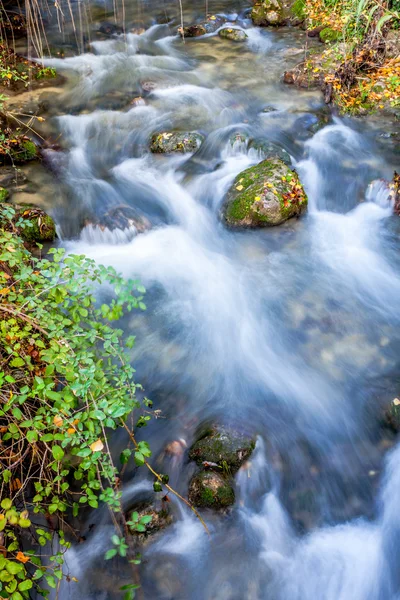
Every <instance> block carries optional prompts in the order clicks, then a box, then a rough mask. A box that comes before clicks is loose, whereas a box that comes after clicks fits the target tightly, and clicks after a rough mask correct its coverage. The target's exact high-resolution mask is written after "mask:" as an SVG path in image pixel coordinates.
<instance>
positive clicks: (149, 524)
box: [126, 502, 173, 541]
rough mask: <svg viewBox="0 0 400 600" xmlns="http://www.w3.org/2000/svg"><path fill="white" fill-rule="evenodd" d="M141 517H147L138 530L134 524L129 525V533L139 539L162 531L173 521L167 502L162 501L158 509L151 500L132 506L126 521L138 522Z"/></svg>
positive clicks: (142, 539)
mask: <svg viewBox="0 0 400 600" xmlns="http://www.w3.org/2000/svg"><path fill="white" fill-rule="evenodd" d="M143 517H147V518H146V519H145V522H144V523H143V522H142V523H143V524H141V527H140V530H139V531H138V530H137V529H136V528H135V527H134V526H130V527H129V531H130V533H131V534H132V535H134V536H136V537H139V538H140V539H141V541H144V540H145V539H146V538H148V537H149V536H152V535H154V534H155V533H158V532H159V531H162V530H163V529H165V528H166V527H168V525H171V523H172V522H173V516H172V514H171V510H170V508H169V505H168V504H167V502H163V505H162V508H161V509H159V510H158V509H157V508H156V506H155V504H154V503H152V502H146V503H141V504H139V505H138V506H136V507H133V509H131V510H130V511H129V512H128V513H127V515H126V518H127V521H128V522H129V521H131V522H133V523H138V522H139V523H140V521H141V519H142V518H143ZM149 517H151V519H149Z"/></svg>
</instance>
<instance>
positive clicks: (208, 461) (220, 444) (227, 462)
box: [189, 426, 255, 475]
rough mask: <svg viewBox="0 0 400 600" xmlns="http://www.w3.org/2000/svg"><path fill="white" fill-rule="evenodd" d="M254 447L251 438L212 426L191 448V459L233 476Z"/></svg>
mask: <svg viewBox="0 0 400 600" xmlns="http://www.w3.org/2000/svg"><path fill="white" fill-rule="evenodd" d="M254 447H255V441H254V440H253V439H252V438H251V437H249V436H247V435H245V434H243V433H240V432H238V431H235V430H234V429H230V428H227V427H221V426H212V427H210V428H208V429H206V430H205V431H203V432H202V434H201V436H200V438H199V439H198V440H197V442H195V443H194V444H193V446H192V447H191V448H190V451H189V458H190V459H191V460H194V461H196V463H197V464H198V465H202V466H204V465H206V466H207V467H211V468H215V469H217V470H218V471H221V473H227V474H231V475H233V474H235V473H236V471H238V470H239V468H240V467H241V466H242V464H243V463H244V462H245V461H246V460H247V459H248V458H249V456H250V455H251V453H252V452H253V450H254Z"/></svg>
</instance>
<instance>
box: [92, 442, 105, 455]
mask: <svg viewBox="0 0 400 600" xmlns="http://www.w3.org/2000/svg"><path fill="white" fill-rule="evenodd" d="M103 448H104V444H103V442H102V441H101V440H96V441H95V442H93V444H90V449H91V451H92V452H99V451H100V450H103Z"/></svg>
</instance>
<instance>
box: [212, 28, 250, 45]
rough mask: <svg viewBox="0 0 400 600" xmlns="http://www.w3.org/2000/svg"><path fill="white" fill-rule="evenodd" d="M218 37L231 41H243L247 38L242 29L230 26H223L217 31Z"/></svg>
mask: <svg viewBox="0 0 400 600" xmlns="http://www.w3.org/2000/svg"><path fill="white" fill-rule="evenodd" d="M218 35H219V37H221V38H223V39H225V40H231V41H232V42H245V41H246V39H247V33H245V32H244V31H243V29H233V28H230V27H224V28H223V29H220V30H219V32H218Z"/></svg>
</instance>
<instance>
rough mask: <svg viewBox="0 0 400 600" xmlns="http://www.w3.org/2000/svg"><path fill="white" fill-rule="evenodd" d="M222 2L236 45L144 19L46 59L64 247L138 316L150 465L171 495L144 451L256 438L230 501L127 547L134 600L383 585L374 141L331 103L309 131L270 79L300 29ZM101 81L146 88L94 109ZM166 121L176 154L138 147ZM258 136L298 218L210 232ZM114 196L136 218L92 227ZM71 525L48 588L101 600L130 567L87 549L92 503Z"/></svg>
mask: <svg viewBox="0 0 400 600" xmlns="http://www.w3.org/2000/svg"><path fill="white" fill-rule="evenodd" d="M230 9H231V12H236V10H237V7H235V6H231V7H230ZM238 12H239V17H238V16H237V15H231V18H234V19H235V20H234V21H233V22H234V26H235V27H244V28H247V29H246V30H247V32H248V40H247V42H245V43H244V45H240V44H234V43H232V42H230V41H229V40H222V39H220V38H219V37H218V35H208V36H204V37H202V38H196V39H188V40H186V43H185V44H182V42H181V40H180V39H179V38H178V36H176V35H175V31H176V29H175V28H174V27H172V26H171V27H169V26H167V25H154V26H152V27H150V28H148V29H147V30H146V31H145V32H144V33H141V34H137V33H128V35H127V36H126V38H124V36H123V35H122V34H121V35H115V36H113V37H112V38H110V39H108V40H101V41H100V40H98V41H96V42H94V43H92V45H91V47H90V52H87V53H85V54H80V55H77V56H74V57H71V58H65V59H51V60H49V61H48V62H49V64H51V65H54V66H56V67H57V69H59V70H60V71H62V72H65V73H67V74H72V75H73V81H74V84H73V88H72V91H71V95H70V100H69V101H70V107H71V110H70V112H71V114H66V115H64V116H61V117H59V118H58V120H57V128H58V130H59V131H60V132H61V133H62V135H63V138H62V139H63V143H64V144H65V146H66V148H67V150H65V152H64V154H63V158H62V160H61V161H59V167H58V168H59V176H60V178H61V179H62V180H63V183H64V185H65V187H66V190H67V191H66V195H67V199H68V202H66V203H64V204H60V205H58V206H55V207H54V214H55V215H56V217H57V220H58V222H59V223H60V233H61V236H62V237H63V243H64V244H65V245H66V247H67V249H68V251H69V252H71V253H79V254H86V255H88V256H90V257H93V258H95V259H96V260H97V261H98V262H99V263H102V264H106V265H112V266H114V267H115V268H116V269H117V270H118V271H120V272H122V273H123V274H124V275H125V276H127V277H133V278H138V279H140V280H141V282H142V283H143V284H144V285H145V287H146V288H147V290H148V291H147V295H146V304H147V307H148V308H147V311H146V312H145V314H133V315H131V316H130V318H129V319H127V320H126V321H125V322H124V327H125V328H126V331H127V333H134V334H135V335H136V336H137V345H136V347H135V349H134V351H133V352H132V361H133V364H134V365H135V368H136V371H137V379H138V381H141V382H142V383H143V384H144V386H145V389H146V395H147V396H149V397H151V398H152V399H153V401H154V408H157V409H160V410H162V411H163V416H164V417H165V419H159V420H157V421H156V422H155V423H153V424H151V425H150V426H149V427H148V429H147V431H146V437H147V438H150V443H151V446H152V450H153V456H154V459H155V461H158V463H157V464H163V465H164V468H165V469H166V470H167V471H168V469H169V475H170V477H171V481H173V483H174V485H175V486H176V488H177V490H178V491H179V492H180V493H181V494H183V495H185V494H186V492H187V483H188V480H189V479H190V476H191V474H192V472H193V470H192V469H193V467H192V466H191V465H190V464H189V463H188V461H187V459H186V455H184V456H183V457H182V459H180V460H177V461H175V462H169V463H165V462H164V463H163V460H164V461H165V457H164V458H163V449H164V448H165V446H166V444H167V443H169V442H171V441H172V440H175V439H178V438H183V439H184V440H185V444H186V445H187V446H190V444H191V443H192V441H193V439H194V437H195V433H196V429H197V427H198V426H199V425H200V424H201V423H202V422H204V421H207V420H219V421H222V422H228V423H234V424H235V425H236V426H237V425H238V424H239V426H240V427H241V428H243V429H244V430H246V431H248V432H249V433H251V434H254V435H257V436H258V441H257V447H256V450H255V453H254V455H253V456H252V457H251V459H250V463H249V464H248V465H246V467H245V468H243V469H242V470H241V471H240V472H239V473H238V475H237V476H236V487H237V489H236V504H235V506H234V508H233V511H232V512H231V513H230V515H229V516H221V515H212V514H208V513H205V514H204V518H205V520H206V521H207V523H208V526H209V528H210V532H211V536H210V539H209V538H208V537H207V535H206V534H205V533H204V531H203V529H202V527H201V524H200V523H199V522H198V521H197V520H196V518H195V517H194V515H192V514H191V513H190V511H188V510H187V509H186V508H185V507H184V506H183V505H181V504H180V503H179V502H178V501H177V500H174V501H173V513H174V524H173V525H172V526H170V528H168V529H166V530H165V531H164V532H163V533H161V534H160V535H158V536H157V537H156V538H155V540H154V541H151V540H149V541H148V543H147V544H146V545H145V547H144V549H143V562H142V566H141V569H140V576H141V585H142V594H143V596H142V597H143V598H145V599H148V600H396V599H398V598H400V537H399V535H400V510H399V507H398V498H399V497H400V449H398V448H396V447H394V445H395V441H394V439H393V436H392V435H391V434H389V433H387V432H383V431H382V428H381V415H382V413H383V407H384V405H385V402H386V404H387V402H388V401H390V400H391V399H392V398H393V397H394V394H395V389H396V385H397V386H398V379H399V378H398V376H397V379H396V368H398V363H399V361H398V356H399V345H400V330H399V320H400V316H399V311H398V305H399V301H400V276H399V273H400V270H399V267H400V262H399V258H398V256H399V255H398V251H399V241H398V239H399V238H398V230H399V226H398V225H397V226H396V223H395V222H394V219H393V217H392V206H391V205H390V202H389V200H388V196H387V193H386V191H385V188H384V186H383V185H382V184H380V183H379V182H377V183H375V184H373V185H372V186H370V187H368V186H369V184H370V183H371V182H372V181H373V180H376V179H378V178H380V177H390V176H391V173H392V171H393V167H394V166H395V165H394V164H393V155H392V154H390V152H389V151H386V150H385V149H384V148H383V146H381V145H379V138H378V133H379V132H378V133H377V131H376V130H375V129H374V128H373V127H368V126H367V125H365V128H361V127H360V126H359V125H358V124H356V123H354V122H352V121H351V120H343V119H339V118H332V117H330V116H329V119H328V120H329V123H328V124H327V125H326V126H324V127H322V128H320V129H319V130H318V131H317V132H315V129H316V128H315V127H314V126H315V125H316V123H317V120H318V118H319V115H320V114H321V113H323V114H324V115H326V114H327V111H326V108H325V107H323V106H322V101H321V99H320V96H319V93H317V92H315V93H314V92H306V91H299V90H294V89H291V88H288V87H286V88H285V87H284V86H283V85H282V84H281V83H280V75H281V74H282V72H283V71H284V70H285V68H287V64H295V63H296V61H297V59H296V56H297V57H298V54H299V52H301V48H302V43H303V38H302V37H301V35H304V34H302V32H296V31H286V30H282V31H281V30H276V31H266V30H261V29H258V28H252V27H251V26H250V24H249V21H248V19H246V18H245V15H244V14H243V12H241V11H240V10H238ZM236 17H237V19H236ZM296 52H297V54H296ZM147 82H151V83H152V84H153V85H152V86H150V87H149V86H148V85H146V84H147ZM146 90H147V91H146ZM115 92H118V93H119V94H122V95H124V94H125V95H126V96H128V97H129V96H131V97H132V98H133V97H134V96H135V95H139V94H140V93H143V95H144V96H145V100H144V101H142V102H136V103H133V104H132V103H130V102H128V103H127V104H126V105H125V106H123V107H122V106H120V107H118V108H115V109H112V110H110V109H109V108H103V106H104V105H103V103H104V102H105V99H106V98H109V97H111V96H110V94H111V95H112V94H114V93H115ZM118 98H120V96H118ZM118 98H117V99H118ZM173 129H178V130H181V131H194V130H196V131H200V132H201V133H202V135H203V136H204V137H205V141H204V143H203V144H202V146H201V148H200V149H199V150H198V151H197V152H196V153H195V154H193V155H190V154H182V155H178V156H177V155H155V154H151V153H150V152H149V138H150V136H151V134H152V133H153V132H154V131H168V130H173ZM232 136H233V137H232ZM235 136H236V138H237V139H236V138H235ZM235 139H236V141H234V140H235ZM251 140H253V141H254V140H255V141H257V142H261V143H251V142H250V141H251ZM377 140H378V141H377ZM263 144H264V145H263ZM268 144H269V146H268V148H270V145H271V144H274V145H275V146H276V147H277V148H280V150H281V151H284V152H286V153H287V155H288V156H290V158H291V161H292V164H293V166H294V167H295V168H296V169H297V171H298V173H299V175H300V179H301V181H302V182H303V184H304V185H305V188H306V191H307V193H308V196H309V210H308V213H307V215H306V216H304V217H303V218H301V219H299V220H292V221H289V222H287V223H286V224H285V225H282V226H280V227H278V228H271V229H261V230H248V231H233V230H228V229H227V228H226V227H225V225H224V224H223V222H222V220H221V215H220V213H221V206H222V203H223V200H224V196H225V194H226V192H227V190H228V188H229V186H230V185H231V183H232V182H233V180H234V178H235V176H236V175H237V174H238V173H240V172H241V171H243V170H244V169H245V168H247V167H248V166H250V165H253V164H256V163H257V162H259V161H260V160H262V158H263V156H265V151H266V150H265V148H266V145H268ZM121 206H124V207H129V209H130V210H131V211H132V214H134V215H135V217H134V218H132V223H131V225H130V227H129V228H127V229H124V230H122V229H121V228H119V227H118V224H116V225H115V226H114V225H113V224H112V215H113V214H116V211H117V212H118V210H119V209H120V207H121ZM104 214H106V215H108V218H109V221H107V224H106V225H102V226H100V225H98V224H97V220H99V221H101V219H102V217H103V216H104ZM110 215H111V217H110ZM396 227H397V230H396ZM397 373H398V371H397ZM115 444H116V453H117V452H118V440H115ZM388 449H389V451H388ZM387 451H388V453H387ZM385 453H387V455H385ZM128 473H129V471H128ZM149 485H150V480H147V474H146V473H139V474H138V475H136V476H135V479H134V481H133V482H132V481H131V482H129V479H127V481H126V482H125V488H124V489H125V492H124V498H125V499H126V502H127V505H128V504H132V502H133V501H134V499H135V498H140V497H141V496H140V495H141V494H143V493H144V491H145V492H146V493H148V491H149ZM150 487H151V486H150ZM93 523H94V524H95V527H94V528H93V531H92V530H91V529H89V525H91V524H93ZM86 527H87V528H88V530H87V535H86V538H87V539H86V541H85V542H84V543H83V544H81V545H78V546H77V547H76V548H73V549H72V550H71V551H70V552H69V553H68V561H69V566H70V568H71V571H73V572H74V575H75V576H76V577H77V578H78V579H79V583H78V584H76V586H75V587H74V588H73V590H74V591H72V588H69V587H68V586H65V587H63V588H62V590H63V591H62V593H63V596H62V597H63V599H64V598H67V597H73V598H74V599H76V600H78V599H82V600H100V599H104V600H106V599H107V600H108V599H114V598H118V597H119V591H118V588H119V586H120V585H123V584H126V583H127V582H128V581H129V580H128V579H127V578H128V571H127V570H126V569H125V567H124V566H123V565H122V564H121V563H120V562H118V561H116V562H115V563H113V564H111V563H107V564H106V563H104V562H103V556H104V552H105V549H107V544H108V540H109V537H110V530H111V527H110V523H109V522H108V517H107V515H105V514H104V513H101V512H98V513H97V514H96V513H93V514H92V515H90V516H89V517H88V522H87V524H86Z"/></svg>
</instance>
